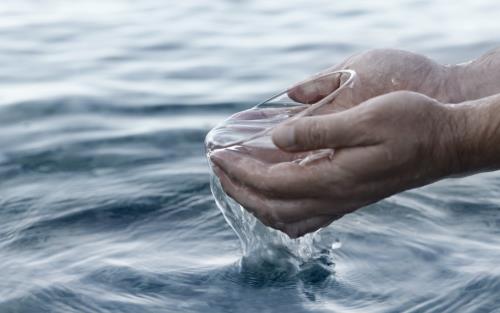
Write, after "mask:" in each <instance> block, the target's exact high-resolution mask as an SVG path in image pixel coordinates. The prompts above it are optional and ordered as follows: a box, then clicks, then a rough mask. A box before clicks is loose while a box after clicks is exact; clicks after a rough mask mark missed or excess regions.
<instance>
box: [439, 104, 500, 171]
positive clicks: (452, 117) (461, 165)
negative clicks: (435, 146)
mask: <svg viewBox="0 0 500 313" xmlns="http://www.w3.org/2000/svg"><path fill="white" fill-rule="evenodd" d="M499 108H500V96H494V97H488V98H482V99H478V100H472V101H466V102H462V103H459V104H454V105H450V106H448V107H447V108H446V110H447V111H448V117H449V118H448V121H447V127H446V128H447V129H446V132H445V134H443V137H444V144H443V145H442V146H443V147H444V149H445V154H446V155H447V157H446V159H447V163H448V164H449V168H448V173H447V174H448V176H457V175H458V176H460V175H467V174H472V173H476V172H481V171H489V170H495V169H498V168H499V166H500V162H499V161H500V154H499V153H500V148H499V147H500V110H498V109H499Z"/></svg>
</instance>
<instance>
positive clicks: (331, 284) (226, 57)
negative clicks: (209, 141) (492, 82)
mask: <svg viewBox="0 0 500 313" xmlns="http://www.w3.org/2000/svg"><path fill="white" fill-rule="evenodd" d="M499 9H500V3H498V2H497V1H482V0H475V1H460V2H457V1H409V0H403V1H396V0H390V1H384V2H383V3H382V2H380V3H379V2H375V1H326V0H318V1H306V0H297V1H264V0H259V1H257V0H256V1H229V0H228V1H222V0H216V1H195V0H185V1H175V2H174V1H160V0H142V1H125V0H109V1H102V0H101V1H83V0H82V1H56V0H15V1H14V0H12V1H11V0H3V1H2V3H1V5H0V42H1V46H0V65H1V67H0V69H1V70H0V225H1V227H0V312H2V313H4V312H9V313H10V312H37V313H38V312H64V313H67V312H259V313H261V312H281V311H284V312H495V311H499V312H500V309H498V308H499V307H500V297H499V296H498V295H499V294H500V267H499V265H498V264H499V260H500V238H499V232H500V213H499V203H500V188H499V187H500V176H499V174H498V173H490V174H484V175H477V176H473V177H469V178H466V179H459V180H446V181H442V182H439V183H436V184H434V185H431V186H428V187H425V188H420V189H417V190H412V191H408V192H405V193H403V194H400V195H397V196H394V197H391V198H389V199H386V200H384V201H381V202H380V203H378V204H375V205H372V206H370V207H367V208H364V209H362V210H359V211H358V212H356V213H353V214H350V215H348V216H345V217H344V218H342V219H341V220H339V221H336V222H334V223H333V224H332V225H331V226H330V227H328V228H327V229H325V230H324V231H323V232H322V234H321V237H322V239H323V240H325V241H327V242H330V241H335V240H337V239H338V240H339V241H340V244H337V245H336V249H332V248H331V246H328V245H327V246H321V245H320V246H319V248H318V251H319V253H318V254H317V255H316V257H315V258H313V259H312V260H309V261H307V262H305V261H304V260H305V259H293V257H292V256H290V255H289V254H287V253H286V251H281V250H279V249H276V250H274V251H271V252H270V253H271V256H272V257H269V255H267V256H266V255H259V254H254V255H251V256H248V257H242V252H241V246H240V242H239V240H238V237H237V236H236V234H235V233H234V232H233V231H232V229H231V228H230V227H229V226H228V224H227V223H226V222H225V220H224V218H223V217H222V215H221V213H220V211H219V210H218V209H217V207H216V205H215V202H214V199H213V197H212V194H211V192H210V187H209V175H208V174H209V170H208V165H207V163H206V160H205V154H204V145H203V139H204V137H205V135H206V133H207V132H208V130H209V129H211V128H212V127H213V126H214V125H215V124H216V123H218V122H220V121H221V120H223V119H224V118H225V117H227V116H228V115H230V114H232V113H234V112H236V111H240V110H243V109H246V108H249V107H251V106H252V105H253V104H255V103H257V102H259V101H260V100H262V99H264V98H266V97H267V96H269V95H271V94H273V93H274V92H276V91H279V90H281V89H283V88H284V87H286V86H288V85H290V84H292V83H293V82H295V81H298V80H301V79H303V78H305V77H306V76H308V75H310V74H312V73H314V72H316V71H319V70H321V69H323V68H326V67H328V66H331V65H333V64H335V63H337V62H340V61H341V60H343V59H344V58H345V57H347V56H348V55H350V54H352V53H355V52H359V51H363V50H366V49H370V48H377V47H393V48H400V49H407V50H412V51H415V52H419V53H423V54H426V55H428V56H430V57H432V58H434V59H436V60H438V61H440V62H443V63H456V62H463V61H466V60H468V59H470V58H473V57H476V56H478V55H480V54H481V53H484V52H486V51H487V50H489V49H491V48H494V47H496V46H497V45H498V16H497V15H498V12H499ZM290 264H291V265H292V266H291V267H290V266H289V265H290Z"/></svg>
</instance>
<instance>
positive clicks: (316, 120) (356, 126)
mask: <svg viewBox="0 0 500 313" xmlns="http://www.w3.org/2000/svg"><path fill="white" fill-rule="evenodd" d="M349 111H350V110H347V111H343V112H339V113H334V114H328V115H319V116H307V117H302V118H299V119H297V120H294V121H291V122H285V123H283V124H281V125H279V126H277V127H276V128H275V129H274V131H273V135H272V138H273V142H274V144H275V145H276V146H278V147H279V148H280V149H283V150H286V151H294V152H297V151H308V150H317V149H325V148H340V147H352V146H357V145H362V144H364V143H366V141H368V138H367V135H368V133H367V132H366V131H363V130H362V125H360V123H357V122H356V121H355V120H356V118H355V116H353V114H350V113H349Z"/></svg>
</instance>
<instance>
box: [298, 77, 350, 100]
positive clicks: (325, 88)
mask: <svg viewBox="0 0 500 313" xmlns="http://www.w3.org/2000/svg"><path fill="white" fill-rule="evenodd" d="M324 75H327V76H324ZM340 76H341V74H340V73H338V74H333V73H332V74H331V75H328V73H319V74H318V75H317V77H314V76H313V77H311V78H308V79H307V80H306V81H303V82H301V83H298V84H297V85H295V86H293V87H291V88H290V89H289V90H288V96H289V97H290V98H291V99H292V100H294V101H297V102H300V103H304V104H311V103H316V102H318V101H319V100H321V99H323V98H324V97H326V96H327V95H329V94H330V93H332V92H333V91H334V90H335V89H337V88H338V87H339V85H340Z"/></svg>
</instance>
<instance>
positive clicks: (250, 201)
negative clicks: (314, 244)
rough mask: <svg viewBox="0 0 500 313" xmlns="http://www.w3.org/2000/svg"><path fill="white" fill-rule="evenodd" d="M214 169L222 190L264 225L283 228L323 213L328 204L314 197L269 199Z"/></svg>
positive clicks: (218, 169)
mask: <svg viewBox="0 0 500 313" xmlns="http://www.w3.org/2000/svg"><path fill="white" fill-rule="evenodd" d="M214 171H216V174H217V176H218V177H219V180H220V182H221V185H222V188H223V189H224V191H225V192H226V193H227V194H228V195H229V196H230V197H231V198H233V199H234V200H235V201H236V202H238V203H239V204H240V205H242V206H243V207H244V208H245V209H246V210H247V211H249V212H251V213H252V214H253V215H255V217H257V218H258V219H259V220H260V221H262V223H263V224H265V225H266V226H270V227H273V228H276V229H280V230H283V229H284V227H288V226H286V225H293V224H294V223H296V222H300V221H303V220H306V219H309V218H310V217H311V216H317V215H318V214H324V213H323V212H325V211H326V210H325V205H327V206H329V205H328V204H326V203H324V202H321V201H318V200H315V199H300V200H281V199H271V198H268V197H266V196H265V195H263V194H259V193H257V192H256V191H255V190H252V189H251V188H250V187H247V186H244V185H242V184H240V183H239V182H235V181H234V180H232V179H231V177H230V176H229V175H227V174H226V173H225V172H224V171H223V170H221V169H220V168H214ZM280 227H281V228H280ZM310 227H312V226H310ZM307 229H309V228H307ZM292 230H293V229H292Z"/></svg>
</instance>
